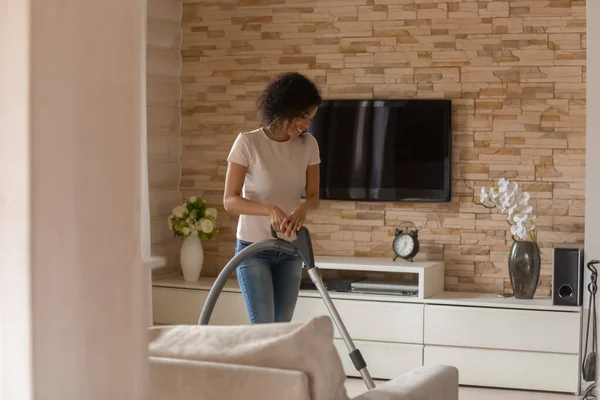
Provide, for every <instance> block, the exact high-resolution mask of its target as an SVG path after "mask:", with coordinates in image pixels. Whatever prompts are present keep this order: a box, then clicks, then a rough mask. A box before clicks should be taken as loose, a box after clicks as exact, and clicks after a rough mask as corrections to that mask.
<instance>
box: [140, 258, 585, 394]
mask: <svg viewBox="0 0 600 400" xmlns="http://www.w3.org/2000/svg"><path fill="white" fill-rule="evenodd" d="M316 264H317V266H318V267H319V268H320V269H321V270H332V269H336V270H344V271H361V272H368V273H377V272H386V273H388V274H389V273H400V274H415V275H416V276H417V277H418V280H419V295H418V296H416V297H408V296H395V295H383V294H358V293H338V292H331V293H330V295H331V297H332V299H333V300H334V303H335V305H336V307H337V309H338V311H339V313H340V315H341V317H342V319H343V320H344V323H345V324H346V327H347V328H348V331H349V333H350V335H351V336H352V338H353V339H354V341H355V344H356V346H357V347H358V348H359V349H360V350H361V352H362V353H363V356H364V358H365V360H366V361H367V364H368V368H369V371H370V372H371V375H372V376H373V378H375V379H391V378H394V377H396V376H398V375H400V374H402V373H404V372H407V371H408V370H411V369H413V368H416V367H419V366H423V365H431V364H446V365H453V366H456V367H457V368H458V369H459V376H460V378H459V379H460V384H461V385H472V386H482V387H499V388H511V389H530V390H539V391H553V392H567V393H573V394H577V395H578V394H579V393H580V391H581V379H580V376H581V367H580V365H581V351H582V350H581V348H582V343H581V342H582V340H581V337H582V312H583V310H582V307H568V306H553V305H552V301H551V299H533V300H518V299H515V298H503V297H498V296H496V295H494V294H482V293H460V292H445V291H444V290H443V288H444V286H443V283H444V265H443V263H442V262H413V263H410V262H405V261H402V262H399V261H397V262H394V261H392V260H391V259H388V258H361V257H316ZM213 282H214V279H212V278H201V279H200V280H199V281H198V282H193V283H190V282H185V281H184V280H183V278H182V277H181V276H174V277H165V278H161V279H156V280H154V281H153V290H152V292H153V296H152V298H153V313H154V323H156V324H196V323H197V322H198V317H199V315H200V311H201V309H202V306H203V304H204V301H205V300H206V297H207V295H208V291H209V290H210V288H211V285H212V283H213ZM316 315H329V313H328V311H327V309H326V307H325V305H324V303H323V301H322V299H321V298H320V296H319V294H318V293H317V292H316V291H315V290H301V291H300V296H299V299H298V303H297V306H296V311H295V314H294V321H306V320H308V319H310V318H312V317H314V316H316ZM210 323H211V324H218V325H239V324H248V323H249V320H248V316H247V313H246V308H245V305H244V300H243V298H242V295H241V292H240V290H239V287H238V285H237V282H236V281H235V280H234V279H231V280H230V281H229V282H228V283H227V285H226V287H225V288H224V289H223V291H222V292H221V294H220V296H219V300H218V302H217V304H216V306H215V309H214V311H213V314H212V317H211V322H210ZM335 344H336V346H337V347H338V349H339V351H340V357H341V359H342V362H343V363H344V368H345V370H346V373H347V375H348V376H358V375H357V373H356V371H355V369H354V367H353V365H352V363H351V361H350V359H349V357H348V355H347V349H346V347H345V344H344V342H343V341H342V339H341V336H340V335H339V333H338V332H337V330H336V334H335Z"/></svg>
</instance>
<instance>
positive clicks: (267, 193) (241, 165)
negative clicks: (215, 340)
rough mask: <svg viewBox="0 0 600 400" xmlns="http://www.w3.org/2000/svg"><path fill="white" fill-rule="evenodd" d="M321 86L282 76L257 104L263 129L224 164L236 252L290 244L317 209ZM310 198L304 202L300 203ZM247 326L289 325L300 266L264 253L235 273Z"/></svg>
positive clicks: (246, 135)
mask: <svg viewBox="0 0 600 400" xmlns="http://www.w3.org/2000/svg"><path fill="white" fill-rule="evenodd" d="M321 101H322V99H321V96H320V94H319V91H318V89H317V87H316V86H315V85H314V84H313V83H312V82H311V81H310V80H309V79H308V78H306V77H305V76H303V75H301V74H299V73H295V72H294V73H285V74H282V75H280V76H278V77H277V79H276V80H274V81H272V82H271V83H269V84H268V85H267V87H266V88H265V90H264V91H263V93H262V94H261V95H260V97H259V100H258V111H259V113H260V116H261V121H262V125H261V127H259V128H258V129H255V130H252V131H248V132H242V133H239V134H238V136H237V138H236V140H235V142H234V143H233V146H232V147H231V151H230V153H229V156H228V158H227V161H228V167H227V175H226V178H225V193H224V196H223V204H224V207H225V210H226V211H227V212H230V213H232V214H236V215H239V220H238V226H237V232H236V239H237V240H236V253H239V252H240V251H241V250H242V249H244V248H245V247H247V246H249V245H250V244H252V243H254V242H257V241H261V240H267V239H272V236H271V230H270V225H272V226H273V228H274V229H275V231H276V232H277V233H278V236H279V237H280V238H281V239H285V240H289V241H292V240H294V238H295V232H297V231H298V229H300V227H302V225H303V224H304V221H305V219H306V216H307V213H308V212H309V211H310V210H314V209H316V208H317V207H318V206H319V163H320V157H319V147H318V144H317V141H316V139H315V138H314V137H313V136H312V135H311V134H310V133H307V132H306V130H307V129H308V127H309V126H310V122H311V119H312V118H313V116H314V115H315V113H316V111H317V107H318V106H319V105H320V104H321ZM302 193H305V198H306V200H305V201H301V196H302ZM237 278H238V282H239V285H240V289H241V291H242V294H243V297H244V301H245V303H246V309H247V310H248V315H249V318H250V322H251V323H253V324H257V323H270V322H289V321H290V320H291V319H292V316H293V313H294V308H295V306H296V301H297V299H298V293H299V290H300V281H301V278H302V261H301V260H300V259H299V258H297V257H293V256H289V255H286V254H283V253H280V252H278V251H263V252H261V253H258V254H256V255H255V256H252V257H251V258H249V259H247V260H245V261H244V262H243V263H242V264H240V266H239V267H238V268H237Z"/></svg>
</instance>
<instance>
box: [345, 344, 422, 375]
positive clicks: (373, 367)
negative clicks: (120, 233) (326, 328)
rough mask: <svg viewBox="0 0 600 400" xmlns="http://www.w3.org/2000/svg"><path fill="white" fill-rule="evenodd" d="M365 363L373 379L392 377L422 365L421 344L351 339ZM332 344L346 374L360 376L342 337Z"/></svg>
mask: <svg viewBox="0 0 600 400" xmlns="http://www.w3.org/2000/svg"><path fill="white" fill-rule="evenodd" d="M353 341H354V345H355V346H356V348H357V349H359V350H360V352H361V354H362V355H363V358H364V359H365V361H366V363H367V369H368V370H369V373H370V374H371V377H372V378H373V379H394V378H396V377H398V376H400V375H402V374H404V373H406V372H408V371H410V370H413V369H415V368H420V367H421V366H423V346H420V345H417V344H402V343H382V342H363V341H360V340H353ZM334 345H335V347H336V349H337V351H338V354H339V355H340V358H341V360H342V365H343V366H344V371H345V372H346V376H352V377H360V374H359V372H358V371H357V370H356V368H355V367H354V364H353V363H352V360H351V359H350V356H348V348H347V347H346V344H345V343H344V341H343V340H342V339H335V340H334Z"/></svg>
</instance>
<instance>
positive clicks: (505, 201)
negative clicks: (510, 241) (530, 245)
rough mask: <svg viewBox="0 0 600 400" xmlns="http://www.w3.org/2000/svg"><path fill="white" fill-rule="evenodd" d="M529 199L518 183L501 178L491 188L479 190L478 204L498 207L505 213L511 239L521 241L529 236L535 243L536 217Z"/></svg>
mask: <svg viewBox="0 0 600 400" xmlns="http://www.w3.org/2000/svg"><path fill="white" fill-rule="evenodd" d="M529 198H530V196H529V193H527V192H523V191H522V189H521V187H520V186H519V184H518V183H516V182H509V181H508V180H506V179H504V178H502V179H500V180H498V182H496V183H495V184H494V185H493V186H491V187H485V186H484V187H482V188H481V194H480V195H479V201H480V203H479V204H481V205H483V206H484V207H486V208H494V207H498V208H499V209H500V211H501V212H502V213H507V215H508V222H509V223H510V225H511V227H510V232H511V233H512V235H513V237H514V236H516V237H518V238H519V239H521V240H523V239H525V238H526V237H527V235H529V236H530V237H531V240H532V241H534V242H537V229H536V226H535V224H534V221H535V218H536V217H535V214H534V213H533V207H532V206H531V205H529Z"/></svg>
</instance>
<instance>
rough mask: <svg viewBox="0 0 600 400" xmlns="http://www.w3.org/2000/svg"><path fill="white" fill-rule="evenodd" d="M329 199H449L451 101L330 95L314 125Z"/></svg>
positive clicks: (324, 194) (323, 193) (323, 190)
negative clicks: (344, 98)
mask: <svg viewBox="0 0 600 400" xmlns="http://www.w3.org/2000/svg"><path fill="white" fill-rule="evenodd" d="M309 132H310V133H311V134H312V135H314V136H315V138H316V139H317V142H318V143H319V149H320V155H321V166H320V187H321V189H320V197H321V199H324V200H352V201H387V202H448V201H450V200H451V192H452V189H451V183H452V170H451V168H452V121H451V101H450V100H433V99H432V100H429V99H409V100H325V101H324V102H323V103H322V105H321V106H320V107H319V108H318V110H317V113H316V114H315V117H314V118H313V121H312V123H311V126H310V128H309Z"/></svg>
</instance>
